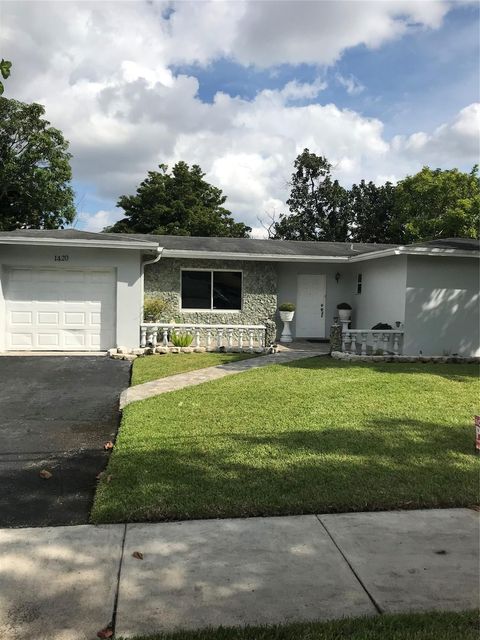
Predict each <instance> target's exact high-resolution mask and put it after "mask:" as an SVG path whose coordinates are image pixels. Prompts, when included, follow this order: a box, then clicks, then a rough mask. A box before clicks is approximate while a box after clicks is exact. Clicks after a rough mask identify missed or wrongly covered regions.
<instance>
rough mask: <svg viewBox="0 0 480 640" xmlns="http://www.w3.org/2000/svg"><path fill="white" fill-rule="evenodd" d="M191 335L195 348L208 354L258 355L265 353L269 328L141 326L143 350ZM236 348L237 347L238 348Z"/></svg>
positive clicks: (167, 344) (238, 326) (165, 344)
mask: <svg viewBox="0 0 480 640" xmlns="http://www.w3.org/2000/svg"><path fill="white" fill-rule="evenodd" d="M172 331H174V332H175V333H179V334H185V333H189V334H190V335H191V336H192V338H193V342H192V346H193V347H194V348H201V347H205V349H206V350H207V351H211V350H212V348H214V349H224V348H225V349H226V350H227V351H234V350H239V351H251V352H253V351H255V350H257V349H258V350H264V349H265V344H266V340H265V326H264V325H248V324H242V325H240V324H238V325H235V324H228V325H224V324H221V325H220V324H193V323H190V324H187V323H175V322H166V323H162V322H143V323H142V324H141V325H140V346H141V347H147V346H151V347H153V348H155V347H156V346H157V344H159V343H160V344H161V345H162V346H163V347H168V346H169V337H170V334H171V332H172ZM234 345H235V346H234Z"/></svg>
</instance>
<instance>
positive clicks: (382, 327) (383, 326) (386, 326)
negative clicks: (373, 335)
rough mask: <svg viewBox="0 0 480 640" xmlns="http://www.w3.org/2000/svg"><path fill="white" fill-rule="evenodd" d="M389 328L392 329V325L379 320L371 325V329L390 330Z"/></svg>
mask: <svg viewBox="0 0 480 640" xmlns="http://www.w3.org/2000/svg"><path fill="white" fill-rule="evenodd" d="M391 329H393V327H392V326H390V325H389V324H387V323H386V322H379V323H378V324H376V325H375V326H374V327H372V331H390V330H391Z"/></svg>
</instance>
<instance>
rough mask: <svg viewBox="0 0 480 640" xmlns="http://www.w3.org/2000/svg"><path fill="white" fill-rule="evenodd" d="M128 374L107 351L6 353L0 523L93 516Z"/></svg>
mask: <svg viewBox="0 0 480 640" xmlns="http://www.w3.org/2000/svg"><path fill="white" fill-rule="evenodd" d="M129 377H130V363H129V362H125V361H121V360H112V359H110V358H106V357H104V356H25V357H23V356H14V357H13V356H12V357H10V356H3V357H0V486H1V492H0V526H3V527H14V526H43V525H60V524H83V523H87V522H88V517H89V513H90V508H91V504H92V499H93V494H94V491H95V484H96V475H97V474H98V472H99V471H102V470H103V469H104V468H105V465H106V463H107V459H108V453H105V452H104V450H103V444H104V443H105V442H106V441H108V440H112V439H113V438H114V437H115V435H116V432H117V428H118V418H119V413H118V399H119V395H120V392H121V391H122V390H123V389H124V388H125V387H127V386H128V384H129ZM42 469H47V470H49V471H50V472H51V473H52V477H51V478H50V479H48V480H44V479H42V478H40V477H39V472H40V471H41V470H42Z"/></svg>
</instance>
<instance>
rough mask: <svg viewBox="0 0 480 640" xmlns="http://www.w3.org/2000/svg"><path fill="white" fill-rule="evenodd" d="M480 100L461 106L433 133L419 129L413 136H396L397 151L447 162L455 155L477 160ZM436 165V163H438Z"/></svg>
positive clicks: (394, 142) (479, 142)
mask: <svg viewBox="0 0 480 640" xmlns="http://www.w3.org/2000/svg"><path fill="white" fill-rule="evenodd" d="M479 136H480V103H478V102H477V103H473V104H470V105H469V106H467V107H465V108H464V109H462V110H461V111H460V112H459V113H458V114H457V115H456V117H455V118H454V120H453V121H452V122H450V123H444V124H442V125H440V126H439V127H437V128H436V129H435V130H434V131H433V132H432V133H426V132H424V131H419V132H417V133H414V134H412V135H411V136H408V137H405V136H395V138H394V139H393V140H392V149H393V151H394V152H400V153H402V154H404V155H406V156H407V157H413V158H415V157H422V158H423V159H424V161H425V162H429V163H431V162H433V163H439V164H440V165H441V164H444V163H445V162H448V161H449V160H450V161H451V159H452V158H459V157H460V158H464V159H465V160H466V161H471V162H472V163H473V162H477V160H478V157H479V152H480V138H479ZM435 166H437V164H435Z"/></svg>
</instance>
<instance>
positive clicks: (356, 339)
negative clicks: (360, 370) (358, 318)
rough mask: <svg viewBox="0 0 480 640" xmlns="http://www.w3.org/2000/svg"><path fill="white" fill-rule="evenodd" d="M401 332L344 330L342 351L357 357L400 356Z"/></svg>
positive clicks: (394, 330) (401, 346)
mask: <svg viewBox="0 0 480 640" xmlns="http://www.w3.org/2000/svg"><path fill="white" fill-rule="evenodd" d="M403 334H404V332H403V331H399V330H398V329H389V330H385V331H381V330H374V329H346V330H344V331H343V332H342V351H343V352H345V353H352V354H357V355H362V356H366V355H388V354H393V355H396V356H398V355H401V353H402V350H403Z"/></svg>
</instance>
